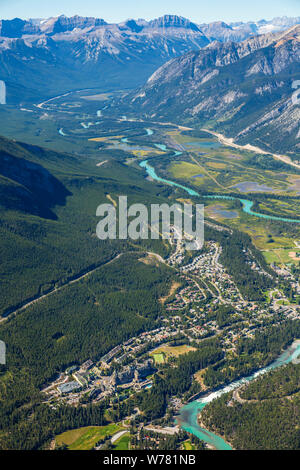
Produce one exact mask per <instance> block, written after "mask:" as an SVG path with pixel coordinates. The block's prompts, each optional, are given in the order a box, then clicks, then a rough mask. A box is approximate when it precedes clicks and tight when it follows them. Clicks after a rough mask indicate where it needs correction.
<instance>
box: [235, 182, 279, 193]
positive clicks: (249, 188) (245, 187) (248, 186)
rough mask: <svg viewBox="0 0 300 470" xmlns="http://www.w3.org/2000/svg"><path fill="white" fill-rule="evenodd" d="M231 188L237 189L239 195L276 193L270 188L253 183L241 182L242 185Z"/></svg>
mask: <svg viewBox="0 0 300 470" xmlns="http://www.w3.org/2000/svg"><path fill="white" fill-rule="evenodd" d="M232 187H233V188H237V189H238V190H239V191H240V192H241V193H248V192H257V193H260V192H261V193H265V192H274V191H276V190H275V189H274V188H270V187H269V186H267V185H265V184H259V183H255V182H254V181H243V182H242V183H238V184H236V185H234V186H232Z"/></svg>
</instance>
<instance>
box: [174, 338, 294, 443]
mask: <svg viewBox="0 0 300 470" xmlns="http://www.w3.org/2000/svg"><path fill="white" fill-rule="evenodd" d="M299 356H300V341H299V340H297V341H295V342H294V343H293V344H292V345H291V346H290V347H289V348H288V349H287V350H286V351H284V352H283V353H282V354H281V355H280V356H279V357H278V358H277V359H276V360H275V361H274V362H273V363H272V364H270V365H269V366H267V367H265V368H263V369H260V370H258V371H257V372H255V373H254V374H252V375H250V376H248V377H243V378H242V379H240V380H237V381H235V382H232V383H231V384H230V385H227V386H225V387H223V388H222V389H220V390H218V391H216V392H212V393H210V394H209V395H207V396H205V397H203V398H201V399H199V400H195V401H193V402H191V403H188V404H187V405H186V406H184V407H183V408H182V409H181V411H180V415H179V417H178V419H177V421H178V423H179V424H180V426H181V427H182V428H183V429H184V430H185V431H187V432H189V433H191V434H194V435H195V436H197V437H198V438H199V439H201V440H202V441H204V442H206V443H207V444H209V445H211V446H213V447H214V448H215V449H217V450H232V448H231V446H230V445H229V444H228V443H227V442H226V441H224V439H222V438H221V437H220V436H217V435H216V434H213V433H212V432H210V431H207V430H206V429H203V428H201V427H200V426H199V424H198V416H199V414H200V413H201V411H202V410H203V408H204V407H205V406H206V405H207V404H208V403H210V402H211V401H213V400H214V399H216V398H218V397H220V396H221V395H223V394H224V393H228V392H231V391H232V390H235V389H236V388H238V387H240V386H241V385H243V384H246V383H249V382H251V381H252V380H254V379H256V378H257V377H258V376H259V375H263V374H266V373H267V372H269V371H270V370H274V369H277V368H278V367H281V366H283V365H285V364H288V363H290V362H292V361H296V359H297V358H298V357H299Z"/></svg>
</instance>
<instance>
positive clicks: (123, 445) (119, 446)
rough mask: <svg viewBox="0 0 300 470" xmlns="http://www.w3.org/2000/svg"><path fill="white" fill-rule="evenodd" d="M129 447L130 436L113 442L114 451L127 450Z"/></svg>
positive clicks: (127, 435)
mask: <svg viewBox="0 0 300 470" xmlns="http://www.w3.org/2000/svg"><path fill="white" fill-rule="evenodd" d="M129 445H130V435H129V434H125V435H124V436H122V437H120V439H118V440H117V441H116V442H115V447H114V450H129Z"/></svg>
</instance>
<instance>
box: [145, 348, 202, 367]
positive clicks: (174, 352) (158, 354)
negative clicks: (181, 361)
mask: <svg viewBox="0 0 300 470" xmlns="http://www.w3.org/2000/svg"><path fill="white" fill-rule="evenodd" d="M190 351H195V348H192V347H191V346H187V345H185V344H184V345H182V346H161V347H159V348H157V349H155V350H154V351H152V352H151V353H150V356H152V357H153V358H154V361H155V363H156V364H163V363H164V362H167V361H168V360H169V358H170V357H178V356H181V355H182V354H187V353H188V352H190Z"/></svg>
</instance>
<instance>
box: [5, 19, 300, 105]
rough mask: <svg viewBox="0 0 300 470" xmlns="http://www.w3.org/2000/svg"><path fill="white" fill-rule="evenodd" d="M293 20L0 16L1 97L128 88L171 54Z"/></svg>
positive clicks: (18, 99)
mask: <svg viewBox="0 0 300 470" xmlns="http://www.w3.org/2000/svg"><path fill="white" fill-rule="evenodd" d="M296 23H299V18H279V19H278V18H277V19H274V20H272V21H265V20H262V21H259V22H257V23H253V22H250V23H234V24H228V25H227V24H225V23H223V22H215V23H211V24H202V25H198V24H196V23H194V22H192V21H190V20H188V19H186V18H182V17H179V16H176V15H165V16H163V17H161V18H158V19H155V20H152V21H145V20H142V19H139V20H133V19H130V20H127V21H125V22H122V23H119V24H108V23H107V22H105V21H104V20H103V19H99V18H84V17H80V16H74V17H72V18H68V17H66V16H60V17H56V18H49V19H31V20H22V19H18V18H16V19H14V20H2V21H0V80H2V81H4V82H5V83H6V90H7V103H8V104H20V103H26V102H27V103H28V102H36V100H39V99H43V98H48V97H52V96H55V95H58V94H60V93H62V92H66V91H71V90H76V89H84V88H96V87H98V88H99V87H100V88H103V89H108V88H110V89H114V88H118V89H120V88H123V89H126V88H127V89H128V88H131V89H132V88H134V87H138V86H140V85H142V84H143V83H144V82H145V81H146V80H147V79H148V77H149V76H150V75H151V74H152V73H153V72H154V71H155V70H156V69H157V68H159V67H160V66H161V65H163V64H164V63H166V62H167V61H169V60H170V59H173V58H175V57H179V56H181V55H183V54H186V53H188V52H190V51H195V50H200V49H202V48H203V47H206V46H207V45H208V44H210V43H211V42H213V41H214V40H218V41H222V42H227V41H241V40H244V39H246V38H249V37H250V36H254V35H256V34H259V33H261V32H265V31H278V30H284V29H286V28H288V27H290V26H291V25H294V24H296Z"/></svg>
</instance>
